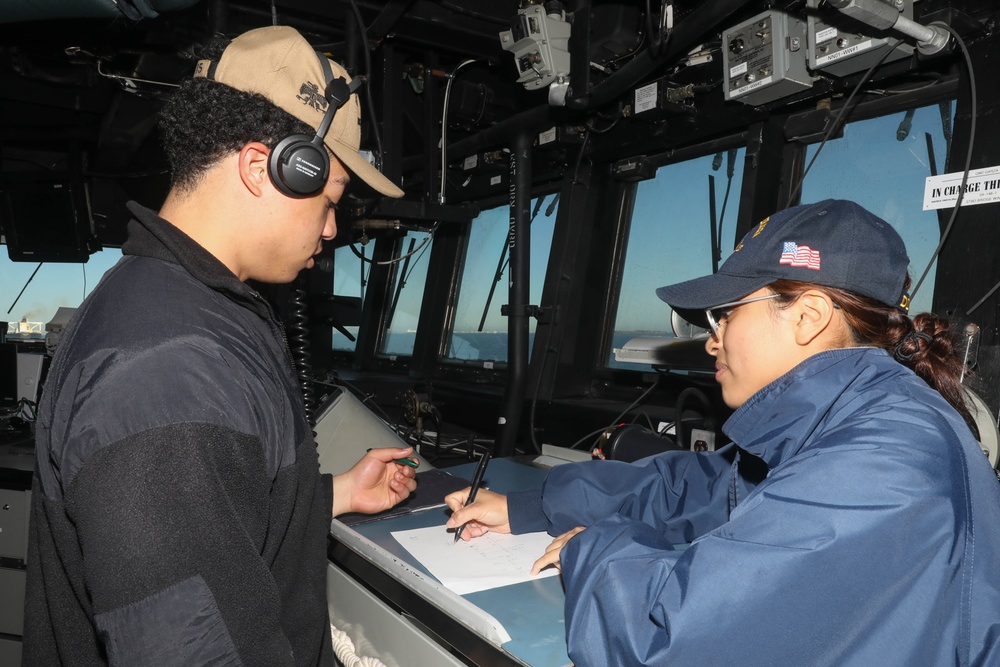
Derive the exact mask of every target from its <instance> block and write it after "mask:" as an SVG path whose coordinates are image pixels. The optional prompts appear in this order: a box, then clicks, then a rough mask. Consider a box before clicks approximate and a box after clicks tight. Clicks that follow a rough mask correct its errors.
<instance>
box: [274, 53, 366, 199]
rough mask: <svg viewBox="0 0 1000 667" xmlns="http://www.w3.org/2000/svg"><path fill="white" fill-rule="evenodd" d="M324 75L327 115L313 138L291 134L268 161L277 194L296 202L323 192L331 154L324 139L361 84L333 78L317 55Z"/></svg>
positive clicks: (331, 72) (325, 60)
mask: <svg viewBox="0 0 1000 667" xmlns="http://www.w3.org/2000/svg"><path fill="white" fill-rule="evenodd" d="M316 55H317V56H319V60H320V63H321V64H322V65H323V71H324V72H325V73H326V82H325V83H326V88H325V89H324V90H323V97H324V98H325V99H326V101H327V107H326V113H325V114H324V115H323V120H322V121H321V122H320V124H319V127H318V128H317V129H316V135H315V136H312V137H310V136H309V135H307V134H293V135H291V136H288V137H285V138H284V139H282V140H281V141H279V142H278V144H277V145H276V146H275V147H274V150H272V151H271V155H270V156H269V157H268V159H267V173H268V175H269V176H270V177H271V182H272V183H274V187H276V188H277V189H278V191H279V192H281V193H283V194H285V195H287V196H289V197H295V198H296V199H303V198H305V197H312V196H313V195H316V194H319V193H320V192H322V191H323V186H325V185H326V179H327V178H329V176H330V154H329V153H327V150H326V146H325V145H324V144H323V139H324V137H326V133H327V130H329V129H330V124H331V123H332V122H333V117H334V116H335V115H336V113H337V110H338V109H340V107H342V106H344V104H346V103H347V100H349V99H350V98H351V94H352V93H353V92H354V91H355V90H357V89H358V87H359V86H360V85H361V80H360V79H354V80H353V81H351V83H347V79H345V78H343V77H337V78H336V79H334V78H333V70H332V68H331V67H330V61H328V60H327V59H326V56H324V55H323V54H322V53H319V52H317V53H316Z"/></svg>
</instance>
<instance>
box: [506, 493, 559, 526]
mask: <svg viewBox="0 0 1000 667" xmlns="http://www.w3.org/2000/svg"><path fill="white" fill-rule="evenodd" d="M507 520H508V521H509V522H510V532H512V533H513V534H515V535H520V534H522V533H540V532H542V531H543V530H548V528H549V520H548V519H546V518H545V514H544V513H543V512H542V492H541V490H540V489H539V490H531V491H515V492H513V493H509V494H507Z"/></svg>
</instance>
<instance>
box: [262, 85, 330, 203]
mask: <svg viewBox="0 0 1000 667" xmlns="http://www.w3.org/2000/svg"><path fill="white" fill-rule="evenodd" d="M331 112H332V113H336V109H333V105H332V104H331V105H330V109H328V110H327V113H328V114H329V113H331ZM317 140H318V141H317ZM267 173H268V174H269V175H270V177H271V182H272V183H274V187H276V188H278V190H279V191H280V192H281V193H283V194H285V195H288V196H289V197H295V198H297V199H302V198H305V197H312V196H313V195H315V194H318V193H319V192H321V191H322V190H323V186H324V185H326V179H327V178H328V177H329V176H330V156H329V154H328V153H327V152H326V146H324V145H323V139H322V137H320V136H319V135H317V136H316V137H310V136H309V135H307V134H293V135H291V136H288V137H285V138H284V139H282V140H281V141H279V142H278V145H277V146H275V147H274V150H272V151H271V155H270V156H269V157H268V159H267Z"/></svg>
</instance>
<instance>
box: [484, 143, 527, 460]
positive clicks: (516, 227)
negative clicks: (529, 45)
mask: <svg viewBox="0 0 1000 667" xmlns="http://www.w3.org/2000/svg"><path fill="white" fill-rule="evenodd" d="M533 136H534V135H533V133H532V132H530V131H529V130H528V129H527V128H525V129H524V130H522V131H521V132H520V133H518V134H517V135H516V136H515V137H514V141H513V143H512V145H511V156H510V230H509V232H508V234H507V245H508V247H509V254H510V281H509V290H508V292H509V297H508V298H509V301H508V304H507V386H506V388H505V389H504V396H503V405H502V407H501V411H500V417H499V418H498V420H497V425H498V433H497V439H496V445H495V448H494V449H495V451H494V454H495V455H496V456H511V455H513V454H514V450H515V445H516V444H517V432H518V428H519V427H520V424H521V413H522V412H523V409H524V395H525V388H526V386H527V381H528V329H529V326H528V325H529V323H530V314H529V304H528V299H529V286H530V284H531V265H530V261H531V227H530V224H531V215H530V211H529V209H530V207H531V145H532V139H533Z"/></svg>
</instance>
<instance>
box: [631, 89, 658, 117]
mask: <svg viewBox="0 0 1000 667" xmlns="http://www.w3.org/2000/svg"><path fill="white" fill-rule="evenodd" d="M655 108H656V83H651V84H649V85H646V86H642V87H640V88H636V89H635V112H636V113H642V112H643V111H649V110H650V109H655Z"/></svg>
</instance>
